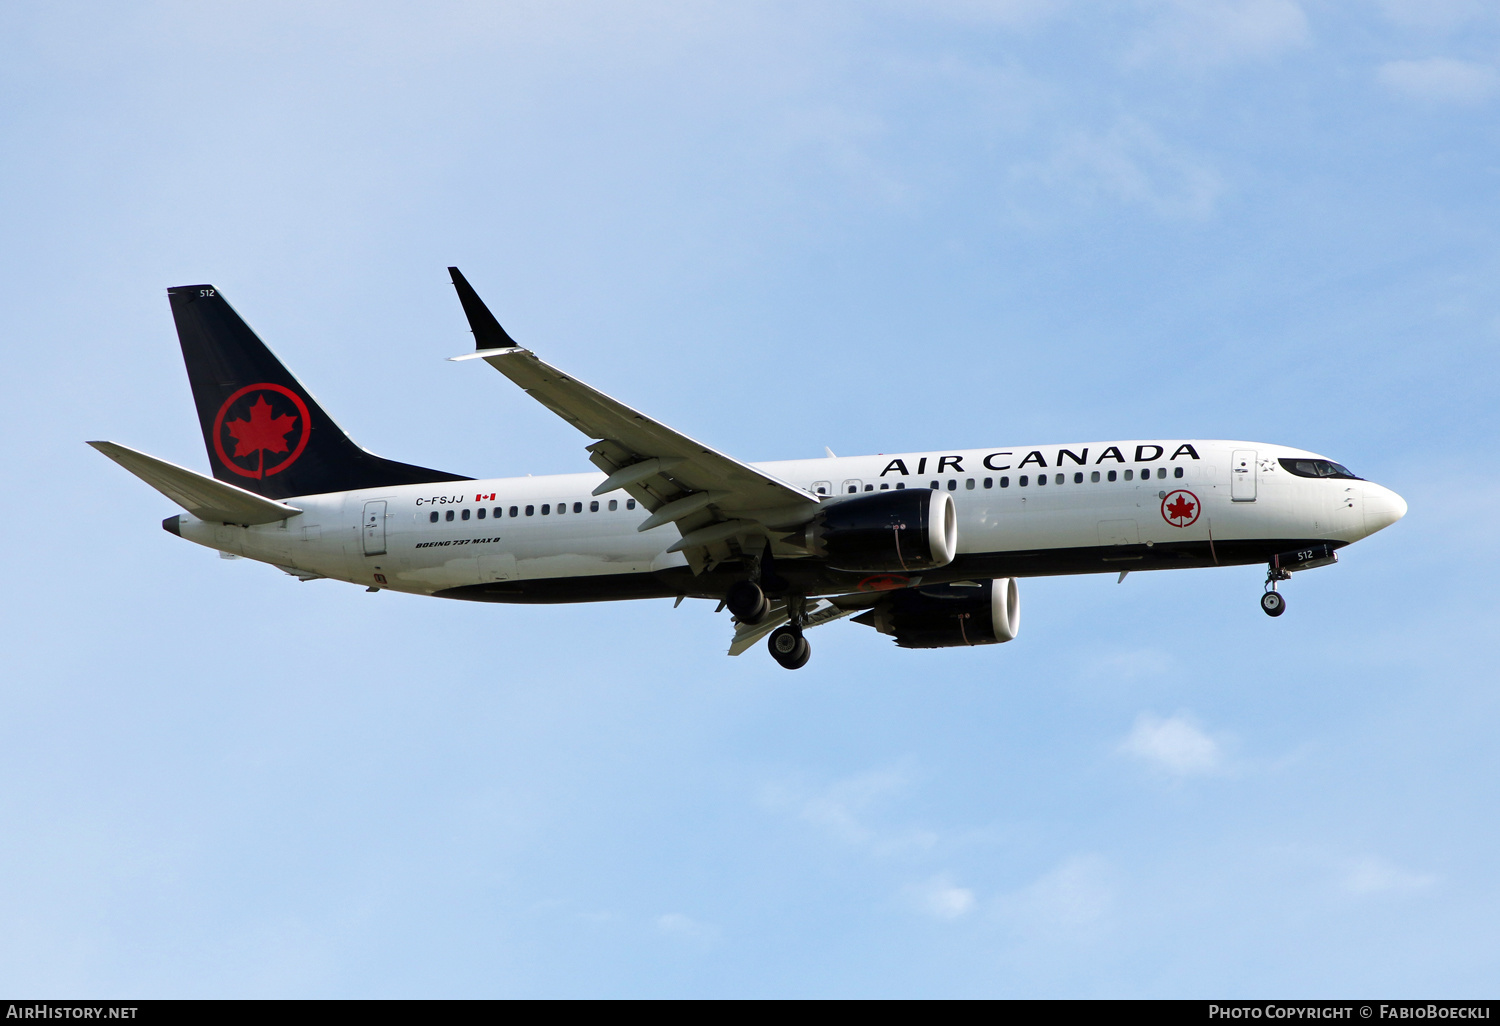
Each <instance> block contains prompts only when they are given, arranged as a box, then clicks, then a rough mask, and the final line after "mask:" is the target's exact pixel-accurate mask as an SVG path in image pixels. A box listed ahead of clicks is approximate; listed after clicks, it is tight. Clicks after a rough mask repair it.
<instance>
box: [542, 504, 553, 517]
mask: <svg viewBox="0 0 1500 1026" xmlns="http://www.w3.org/2000/svg"><path fill="white" fill-rule="evenodd" d="M551 513H552V503H550V502H544V503H542V516H544V517H545V516H548V515H550V514H551Z"/></svg>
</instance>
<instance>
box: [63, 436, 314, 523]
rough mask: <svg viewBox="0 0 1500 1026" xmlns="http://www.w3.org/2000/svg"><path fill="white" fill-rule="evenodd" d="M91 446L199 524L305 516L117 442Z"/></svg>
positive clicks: (96, 443)
mask: <svg viewBox="0 0 1500 1026" xmlns="http://www.w3.org/2000/svg"><path fill="white" fill-rule="evenodd" d="M89 444H90V445H92V446H93V447H94V448H95V449H98V450H99V451H100V452H102V453H103V454H104V455H106V456H108V457H109V458H110V459H112V460H114V461H115V462H116V463H118V464H119V465H120V466H122V467H124V468H125V469H126V470H128V471H130V472H131V473H132V474H134V475H135V476H136V477H138V478H140V479H141V480H142V481H144V482H146V483H147V484H148V485H150V486H151V487H152V488H155V489H156V490H157V491H159V492H161V493H162V494H163V495H165V496H166V497H167V498H169V499H171V500H172V501H173V502H175V503H177V505H179V506H181V507H182V508H183V509H185V510H187V511H188V512H189V513H191V514H192V515H193V516H195V517H197V518H198V519H199V520H210V521H213V520H217V521H220V522H222V523H226V524H245V525H249V524H270V523H274V522H275V521H277V520H286V519H288V518H289V517H294V516H296V515H297V514H298V513H301V512H302V511H301V510H300V509H298V508H297V507H295V506H288V505H287V504H286V503H284V502H277V501H275V500H274V499H267V498H264V497H263V496H260V495H256V494H255V493H254V492H251V491H246V490H245V489H244V488H240V487H238V486H236V485H232V484H229V483H228V482H227V481H216V480H214V479H213V478H211V477H207V476H205V475H203V474H199V473H197V472H196V471H192V470H188V469H187V468H186V467H179V466H178V465H177V464H175V463H168V462H167V461H166V460H159V459H157V458H156V457H155V456H147V455H146V454H145V453H143V452H136V451H135V450H134V449H128V448H126V447H125V446H123V445H116V444H115V443H114V442H90V443H89Z"/></svg>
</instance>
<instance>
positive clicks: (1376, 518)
mask: <svg viewBox="0 0 1500 1026" xmlns="http://www.w3.org/2000/svg"><path fill="white" fill-rule="evenodd" d="M1364 507H1365V530H1366V531H1368V532H1370V533H1371V534H1374V533H1375V532H1376V531H1379V530H1381V529H1382V528H1386V527H1390V526H1391V525H1392V524H1394V523H1395V522H1396V521H1398V520H1400V519H1401V518H1402V517H1404V516H1406V500H1405V499H1403V498H1401V496H1399V495H1397V494H1396V493H1395V492H1393V491H1391V490H1390V489H1389V488H1383V487H1381V486H1380V485H1378V484H1366V485H1365V502H1364Z"/></svg>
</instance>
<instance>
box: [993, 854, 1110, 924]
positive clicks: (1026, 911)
mask: <svg viewBox="0 0 1500 1026" xmlns="http://www.w3.org/2000/svg"><path fill="white" fill-rule="evenodd" d="M1113 877H1114V873H1113V871H1112V870H1111V868H1110V865H1109V863H1108V862H1106V861H1105V860H1104V859H1103V858H1102V857H1100V856H1098V855H1074V856H1072V857H1070V858H1068V859H1066V860H1064V861H1063V862H1062V863H1061V864H1060V865H1059V866H1058V867H1057V868H1056V869H1053V870H1051V871H1050V872H1048V873H1045V874H1044V875H1042V876H1041V877H1039V878H1038V879H1037V880H1036V881H1035V882H1033V883H1031V884H1030V885H1028V886H1026V887H1024V888H1022V889H1021V890H1019V891H1016V892H1014V893H1012V894H1009V895H1007V896H1005V897H1004V898H1002V899H1001V900H1000V903H999V905H1000V910H1001V915H1002V917H1003V918H1004V919H1006V920H1008V921H1009V922H1010V924H1011V925H1012V926H1013V927H1015V928H1016V930H1017V931H1018V932H1019V933H1022V934H1024V935H1029V936H1032V937H1040V938H1045V939H1054V940H1057V939H1071V940H1086V939H1089V938H1091V937H1094V936H1097V934H1098V933H1099V932H1100V931H1101V930H1102V929H1103V928H1104V927H1105V926H1106V925H1107V924H1108V922H1109V917H1110V913H1111V912H1112V910H1113V908H1114V903H1115V887H1114V882H1113Z"/></svg>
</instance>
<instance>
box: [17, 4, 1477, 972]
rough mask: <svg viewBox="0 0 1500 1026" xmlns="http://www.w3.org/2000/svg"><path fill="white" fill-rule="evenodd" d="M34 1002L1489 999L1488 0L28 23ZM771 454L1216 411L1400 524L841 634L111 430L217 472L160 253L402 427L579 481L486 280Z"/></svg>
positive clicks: (22, 808) (23, 377)
mask: <svg viewBox="0 0 1500 1026" xmlns="http://www.w3.org/2000/svg"><path fill="white" fill-rule="evenodd" d="M0 57H3V59H0V130H3V134H0V158H3V159H0V239H3V245H0V262H3V264H0V338H3V339H4V345H5V352H6V356H7V361H8V367H9V373H7V374H6V375H5V376H4V377H3V378H0V430H3V433H4V434H3V437H4V438H5V440H6V441H7V443H8V444H6V445H5V446H4V447H3V453H0V461H3V463H0V465H3V470H4V479H5V480H6V481H7V482H9V483H10V484H9V487H8V488H7V492H6V494H7V496H8V498H9V502H7V504H6V506H7V515H6V524H7V528H8V531H9V533H10V537H11V539H12V544H11V546H10V548H9V551H8V558H7V560H6V564H7V566H8V567H9V568H10V574H11V580H10V586H9V587H8V588H7V589H5V592H4V597H3V598H0V667H3V674H0V821H3V822H5V823H6V824H7V828H6V829H5V830H4V831H3V832H0V989H3V990H5V991H8V992H12V993H21V992H25V993H28V994H40V995H59V996H62V995H67V996H76V995H120V996H204V995H222V996H536V995H547V996H563V995H653V996H697V995H720V996H729V995H737V996H763V995H764V996H770V995H863V996H971V995H983V996H1037V995H1042V996H1090V997H1094V996H1210V995H1266V996H1291V995H1349V994H1371V995H1375V994H1379V995H1389V996H1424V995H1425V996H1431V995H1454V996H1471V995H1480V994H1492V993H1493V989H1494V980H1495V979H1496V978H1497V975H1500V926H1497V925H1496V924H1497V922H1500V917H1497V915H1496V913H1497V911H1500V879H1497V875H1496V871H1495V868H1494V867H1495V866H1496V864H1497V862H1500V828H1497V825H1496V815H1495V813H1496V809H1497V799H1500V784H1497V781H1500V758H1497V754H1496V746H1495V742H1494V739H1495V737H1496V736H1497V731H1500V699H1497V696H1496V686H1495V685H1496V676H1497V675H1496V672H1495V670H1494V659H1493V647H1494V646H1493V640H1492V639H1493V638H1494V636H1495V629H1494V626H1493V625H1494V623H1495V622H1496V620H1497V614H1500V602H1497V599H1496V597H1495V589H1494V587H1493V577H1494V571H1495V569H1496V556H1497V545H1496V540H1495V532H1494V524H1495V509H1496V508H1497V507H1496V504H1497V502H1500V492H1497V489H1496V487H1495V484H1494V481H1495V479H1496V470H1497V462H1500V461H1497V459H1496V455H1495V445H1496V434H1497V430H1496V429H1497V418H1496V413H1495V409H1496V403H1495V397H1496V394H1497V386H1500V374H1497V366H1500V364H1497V359H1496V346H1497V339H1500V294H1497V286H1496V282H1497V281H1500V237H1497V235H1500V230H1497V227H1496V226H1497V224H1500V219H1497V216H1496V215H1497V213H1500V210H1497V207H1500V191H1497V185H1500V148H1497V145H1496V142H1497V139H1496V135H1497V127H1500V121H1497V117H1496V115H1497V110H1500V10H1497V8H1496V7H1495V5H1493V4H1489V3H1482V2H1477V0H1476V2H1467V0H1423V2H1416V0H1384V2H1374V0H1372V2H1360V0H1351V2H1348V3H1339V4H1335V3H1322V2H1312V0H1307V2H1300V3H1299V2H1296V0H1199V2H1187V0H1177V2H1173V0H1139V2H1129V3H1119V4H1100V3H1082V2H1073V3H1067V2H1058V3H1051V2H1046V0H992V2H986V0H947V2H931V0H929V2H925V3H920V4H919V3H902V2H896V0H890V2H884V3H863V4H854V3H848V4H844V3H824V4H777V3H734V4H716V3H695V4H681V5H672V4H655V3H634V4H629V5H609V4H582V3H563V2H554V3H545V4H543V3H534V4H520V3H513V4H460V3H448V4H443V3H434V4H426V5H421V6H420V9H414V8H412V7H411V6H410V5H397V4H386V5H381V4H362V5H340V4H316V3H314V4H307V3H299V4H290V3H286V4H283V3H256V4H225V5H218V6H215V7H212V8H209V9H205V8H204V7H203V6H202V5H197V4H187V3H162V4H144V3H143V4H131V5H119V4H69V3H58V4H49V5H23V4H13V5H9V6H7V7H5V8H4V10H3V11H0ZM450 263H455V264H458V265H459V266H461V267H462V268H463V269H464V271H465V273H466V274H467V275H468V277H469V278H470V280H471V281H472V282H473V283H474V284H475V286H476V288H477V289H478V290H479V291H480V293H481V294H482V295H483V296H484V297H485V298H486V299H487V300H488V302H489V303H490V305H491V307H492V308H493V309H494V310H495V311H496V313H497V314H498V315H499V317H500V319H501V320H502V322H503V323H504V324H505V325H506V327H507V328H508V329H509V330H510V331H511V333H512V334H513V335H514V336H515V337H516V338H518V339H519V340H521V342H522V343H523V344H525V345H528V346H531V347H532V348H534V349H535V350H536V351H537V352H539V353H540V354H542V355H543V356H544V357H545V358H547V359H549V360H551V361H553V362H555V363H557V364H558V365H560V366H563V367H565V368H568V369H569V370H571V371H573V372H575V373H577V374H578V375H579V376H580V377H582V378H583V379H584V380H586V381H589V382H590V383H592V384H595V385H597V386H598V387H601V388H603V389H605V390H606V391H609V392H611V393H612V394H614V395H617V396H619V397H621V398H622V399H624V400H625V401H627V402H630V403H632V404H633V405H637V406H639V407H641V408H643V409H646V410H648V411H650V412H651V413H652V414H653V415H655V416H657V417H659V418H661V419H663V420H665V421H666V422H668V423H670V424H673V425H674V426H676V427H678V428H680V429H682V430H684V431H686V432H688V433H689V434H692V435H694V436H696V437H700V438H702V439H704V440H705V441H707V442H709V443H711V444H713V445H716V446H718V447H720V448H722V449H724V450H725V451H728V452H731V453H734V454H735V455H737V456H740V457H742V458H745V459H752V460H759V459H782V458H787V459H790V458H799V457H810V456H816V455H819V454H821V452H822V447H823V446H824V445H828V446H831V447H832V448H833V449H834V450H835V451H837V452H840V453H841V454H852V453H858V452H875V451H900V450H912V449H927V448H945V447H954V446H960V447H967V446H981V445H988V444H997V445H1000V444H1006V445H1009V444H1021V443H1026V442H1036V443H1041V442H1047V441H1059V442H1060V441H1068V440H1077V439H1098V438H1109V437H1127V438H1129V437H1156V436H1161V437H1178V436H1183V437H1222V438H1249V439H1258V440H1263V441H1266V442H1274V443H1285V444H1291V445H1297V446H1301V447H1304V448H1308V449H1312V450H1316V451H1319V452H1323V453H1326V454H1327V455H1329V456H1331V457H1332V458H1334V459H1337V460H1340V461H1342V462H1345V463H1347V464H1348V465H1349V466H1351V467H1352V468H1354V469H1355V471H1356V472H1357V473H1361V474H1363V475H1365V476H1367V477H1369V478H1371V479H1373V480H1376V481H1379V482H1381V483H1382V484H1385V485H1388V486H1390V487H1392V488H1394V489H1396V490H1397V491H1398V492H1400V493H1401V494H1402V495H1403V496H1404V497H1405V498H1406V499H1407V501H1408V502H1409V503H1410V507H1411V511H1410V513H1409V514H1408V516H1407V518H1406V519H1405V520H1404V521H1402V522H1401V523H1400V524H1398V525H1396V526H1395V527H1394V528H1392V529H1390V530H1388V531H1386V532H1384V533H1382V534H1380V535H1377V536H1375V537H1373V538H1371V539H1369V540H1367V541H1365V542H1362V543H1360V544H1359V545H1357V546H1355V547H1354V548H1353V549H1351V550H1350V551H1349V552H1348V553H1346V555H1345V557H1344V559H1343V560H1342V561H1341V562H1340V563H1339V564H1338V565H1337V566H1336V567H1332V568H1327V569H1322V570H1318V571H1316V572H1311V573H1307V574H1304V575H1299V576H1298V578H1297V579H1296V580H1294V581H1293V582H1292V583H1291V585H1290V586H1289V587H1288V588H1287V594H1288V597H1289V611H1288V614H1287V615H1286V616H1285V617H1282V618H1281V619H1279V620H1275V621H1273V620H1270V619H1268V618H1267V617H1265V616H1264V615H1262V614H1261V613H1260V611H1259V609H1258V608H1257V607H1256V601H1255V600H1256V598H1257V596H1258V594H1259V591H1260V578H1261V571H1259V570H1257V569H1255V568H1239V569H1227V570H1217V571H1191V572H1188V571H1184V572H1177V573H1171V574H1165V573H1164V574H1145V575H1134V576H1132V577H1131V578H1130V579H1128V580H1127V581H1126V582H1125V583H1124V584H1121V585H1116V584H1115V581H1114V579H1113V578H1112V577H1103V576H1101V577H1090V578H1077V579H1050V580H1027V581H1023V582H1022V585H1023V586H1022V589H1021V591H1022V596H1023V606H1024V613H1023V624H1022V633H1021V636H1020V638H1019V639H1018V640H1017V641H1016V642H1014V643H1012V644H1009V645H1006V646H1003V647H994V648H988V649H976V650H964V651H956V650H954V651H940V652H906V651H901V650H898V649H896V648H894V647H893V646H892V645H891V643H890V642H889V640H888V639H886V638H884V637H882V636H880V635H877V634H875V633H874V632H873V631H870V630H868V629H865V628H862V627H859V626H858V625H852V624H849V623H841V624H838V625H835V626H832V627H829V628H826V629H822V630H820V631H819V632H818V633H816V634H815V635H813V643H814V646H815V650H816V651H815V655H814V659H813V662H812V664H811V665H810V666H809V668H808V669H806V670H804V671H801V672H798V673H795V674H790V673H786V672H785V671H783V670H781V669H779V668H778V667H776V666H775V665H774V664H773V663H772V662H771V661H770V660H769V659H767V658H765V657H764V654H763V653H760V652H755V653H752V654H749V655H747V656H745V657H743V658H740V659H728V658H726V657H725V656H724V655H723V651H724V648H725V647H726V646H727V643H728V637H729V633H728V625H727V623H726V620H725V617H723V616H722V615H721V616H715V615H714V614H713V613H712V606H711V605H709V604H704V603H687V604H684V605H683V607H682V608H680V609H676V610H673V609H672V608H671V604H670V602H647V603H634V604H619V605H592V606H575V607H553V608H543V607H538V608H525V607H515V608H504V607H480V606H470V605H466V604H460V603H446V602H438V601H432V600H422V599H415V598H410V597H405V596H400V595H393V594H390V593H380V594H376V595H370V594H366V593H364V592H362V591H360V590H358V589H356V588H353V587H350V586H343V585H338V584H335V583H331V582H326V581H322V582H313V583H309V584H299V583H297V582H296V581H294V580H292V579H291V578H290V577H286V576H285V575H282V574H281V573H279V572H277V571H275V570H274V569H271V568H269V567H264V566H261V565H258V564H253V563H250V562H248V561H223V560H219V559H217V558H215V557H214V555H213V554H212V553H211V552H208V551H206V550H203V549H200V548H197V547H195V546H191V545H188V544H186V543H184V542H182V541H181V540H179V539H176V538H173V537H171V536H169V535H167V534H166V533H164V532H162V531H161V530H160V529H159V528H158V522H159V521H160V519H161V518H162V517H164V516H167V515H169V514H170V513H172V512H174V510H173V509H172V508H171V507H170V506H169V505H168V504H166V503H165V502H164V500H163V499H161V497H160V496H158V495H157V494H155V493H154V492H152V491H150V490H149V489H147V488H145V487H144V486H143V485H141V484H139V483H138V482H136V481H134V480H133V479H131V478H130V477H128V476H127V475H125V474H123V473H122V472H120V471H119V469H118V468H116V467H114V466H113V465H112V464H110V463H109V462H108V461H106V460H104V459H103V458H101V457H99V456H98V455H97V454H96V453H94V452H93V451H92V450H90V449H88V448H87V447H86V446H84V445H83V444H82V443H83V441H84V440H85V439H90V438H108V439H113V440H116V441H119V442H122V443H124V444H127V445H131V446H135V447H138V448H141V449H144V450H146V451H148V452H151V453H154V454H156V455H159V456H162V457H164V458H167V459H172V460H175V461H178V462H182V463H185V464H187V465H189V466H194V467H198V468H204V467H206V465H207V464H206V459H205V456H204V454H203V452H202V450H201V436H200V435H199V434H198V429H197V425H196V423H195V420H194V414H193V408H192V405H191V402H190V399H189V394H188V389H187V382H186V376H185V374H184V373H183V370H182V367H181V363H180V358H179V356H178V353H177V346H176V340H175V337H174V334H173V331H172V326H171V318H170V315H169V312H168V308H167V303H166V298H165V289H166V288H167V287H168V286H172V285H179V284H190V283H198V282H211V283H213V284H215V285H217V286H218V287H219V288H220V289H222V291H223V292H224V294H225V295H226V297H227V298H229V300H230V301H231V302H232V303H233V304H235V306H236V307H237V309H238V310H239V311H240V312H241V313H242V314H243V315H244V316H245V317H246V318H247V319H248V320H249V321H250V323H251V324H252V325H253V326H254V327H255V328H256V329H257V330H258V331H259V332H260V333H261V335H262V336H263V337H264V338H265V339H266V340H267V341H268V342H269V343H270V344H271V345H272V346H273V347H274V348H275V349H276V350H277V351H278V353H280V355H281V356H282V357H283V358H284V359H285V360H286V361H287V362H288V363H289V364H290V365H291V366H292V367H293V368H294V370H295V371H296V372H297V373H298V374H299V375H300V376H301V377H302V378H303V380H305V381H306V382H307V383H308V384H309V386H310V387H311V388H312V389H313V390H315V391H316V393H317V394H318V396H319V398H320V399H321V400H322V401H323V402H324V404H325V405H326V406H327V407H328V408H329V409H330V410H331V411H332V412H333V413H334V415H335V416H336V417H338V418H339V419H340V421H341V422H342V423H343V424H344V426H345V427H346V428H348V429H349V431H350V432H351V433H352V434H353V435H354V437H355V438H357V439H358V440H359V441H360V442H361V443H362V444H364V445H365V446H367V447H368V448H370V449H372V450H374V451H376V452H379V453H381V454H383V455H387V456H390V457H393V458H396V459H402V460H408V461H413V462H418V463H421V464H424V465H428V466H435V467H441V468H444V469H450V470H453V471H456V472H460V473H467V474H472V475H503V474H525V473H537V474H541V473H561V472H571V471H577V470H582V469H587V464H586V462H585V459H584V453H583V451H582V445H583V444H584V440H583V439H581V437H579V436H577V435H576V434H575V433H574V432H573V431H572V430H571V429H570V428H568V427H567V426H566V425H564V424H562V423H561V422H559V421H557V420H556V419H555V418H554V417H552V416H551V415H550V414H548V413H547V412H546V411H545V410H543V409H542V408H541V407H539V406H537V405H536V404H534V403H533V402H531V401H530V400H529V399H527V398H526V397H525V396H524V395H523V394H521V393H519V392H518V391H517V390H515V389H514V388H513V387H511V386H510V385H509V384H508V383H507V382H505V381H503V380H502V379H500V378H499V377H498V376H497V375H495V374H493V373H490V372H488V370H487V368H484V367H476V366H475V365H473V364H466V365H454V364H449V363H446V362H444V360H443V358H444V357H446V356H450V355H453V354H455V353H459V352H462V351H464V350H465V349H466V348H468V346H469V345H470V340H469V336H468V335H467V332H466V330H465V325H464V322H463V319H462V314H461V311H460V310H459V307H458V304H457V303H456V301H455V300H454V297H453V295H452V290H451V288H450V287H449V286H448V285H447V279H446V274H445V272H444V270H443V268H444V267H445V266H446V265H448V264H450Z"/></svg>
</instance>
